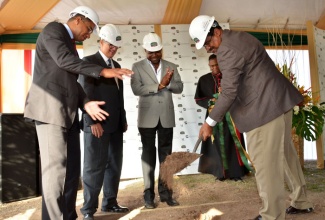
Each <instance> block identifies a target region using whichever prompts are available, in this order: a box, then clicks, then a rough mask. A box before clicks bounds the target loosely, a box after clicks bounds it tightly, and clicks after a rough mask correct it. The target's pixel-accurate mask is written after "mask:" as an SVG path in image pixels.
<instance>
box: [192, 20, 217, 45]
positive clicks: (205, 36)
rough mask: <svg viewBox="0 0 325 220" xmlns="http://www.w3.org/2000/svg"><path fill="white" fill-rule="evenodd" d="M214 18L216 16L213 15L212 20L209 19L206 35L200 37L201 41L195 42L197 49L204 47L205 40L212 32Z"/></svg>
mask: <svg viewBox="0 0 325 220" xmlns="http://www.w3.org/2000/svg"><path fill="white" fill-rule="evenodd" d="M214 19H215V18H214V16H212V17H211V20H210V21H209V24H208V26H207V29H206V31H205V33H204V35H203V36H201V39H199V42H197V43H196V44H195V46H196V49H198V50H200V49H201V48H202V47H203V45H204V42H205V40H206V39H207V36H208V33H209V32H210V29H211V27H212V25H213V22H214Z"/></svg>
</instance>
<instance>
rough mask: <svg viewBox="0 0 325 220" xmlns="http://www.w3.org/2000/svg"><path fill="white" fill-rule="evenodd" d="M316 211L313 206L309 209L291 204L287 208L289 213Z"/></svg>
mask: <svg viewBox="0 0 325 220" xmlns="http://www.w3.org/2000/svg"><path fill="white" fill-rule="evenodd" d="M312 211H314V209H313V208H308V209H297V208H295V207H292V206H289V208H287V209H286V213H287V214H303V213H310V212H312Z"/></svg>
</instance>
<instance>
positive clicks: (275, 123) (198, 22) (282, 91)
mask: <svg viewBox="0 0 325 220" xmlns="http://www.w3.org/2000/svg"><path fill="white" fill-rule="evenodd" d="M189 34H190V36H191V38H192V39H193V40H194V42H195V44H196V48H197V49H200V48H202V47H204V48H205V49H206V51H207V52H212V53H214V54H216V55H217V59H218V64H219V68H220V70H221V72H222V81H221V87H222V92H221V93H220V95H219V97H218V100H217V104H216V105H215V106H214V108H213V109H212V111H211V113H210V114H209V116H208V118H207V119H206V122H205V123H204V124H203V125H202V127H201V129H200V132H199V136H201V137H203V139H204V140H205V139H207V138H208V137H209V136H211V133H212V127H213V126H214V125H215V124H216V123H217V122H220V121H222V118H223V117H224V115H225V113H226V112H227V111H230V114H231V116H232V118H233V120H234V123H235V124H236V126H237V128H238V130H239V131H240V132H246V137H247V148H248V152H249V154H250V158H251V160H252V163H253V165H254V167H255V170H256V174H255V175H256V182H257V188H258V192H259V195H260V198H261V200H262V207H261V208H260V212H259V215H258V216H257V217H256V218H255V219H256V220H261V219H263V220H271V219H272V220H273V219H280V220H282V219H285V215H286V213H287V214H298V213H309V212H312V211H313V205H312V204H311V203H310V202H309V201H308V199H307V195H306V183H305V179H304V175H303V173H302V170H301V166H300V163H299V160H298V156H297V152H296V150H295V148H294V146H293V143H292V140H291V127H292V108H293V107H294V106H295V105H297V104H299V103H300V102H301V101H302V100H303V97H302V95H301V94H300V93H299V91H298V90H297V89H296V88H295V87H294V86H293V85H292V83H291V82H290V81H289V80H287V79H286V78H285V77H284V76H283V75H282V74H281V73H280V72H279V71H278V69H277V68H276V66H275V64H274V62H273V61H272V60H271V58H270V57H269V56H268V54H267V53H266V50H265V48H264V46H263V45H262V44H261V42H259V41H258V40H257V39H256V38H255V37H253V36H252V35H250V34H248V33H246V32H238V31H231V30H222V28H221V27H220V25H219V24H218V22H217V21H216V20H215V19H214V17H211V16H207V15H200V16H198V17H196V18H194V19H193V21H192V22H191V25H190V28H189ZM285 181H286V182H287V185H288V187H289V189H290V191H291V195H290V198H291V205H290V207H289V208H287V209H285V187H284V182H285Z"/></svg>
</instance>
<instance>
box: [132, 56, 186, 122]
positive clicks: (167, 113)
mask: <svg viewBox="0 0 325 220" xmlns="http://www.w3.org/2000/svg"><path fill="white" fill-rule="evenodd" d="M160 62H161V65H162V66H161V68H162V74H161V77H163V76H164V75H165V74H166V72H167V70H166V69H167V67H170V68H171V69H174V74H173V77H172V80H171V82H170V84H169V86H168V88H164V89H162V90H160V91H158V85H159V82H160V80H159V81H158V80H157V78H156V75H155V72H154V70H153V69H152V67H151V66H150V64H149V63H148V60H147V59H144V60H141V61H139V62H137V63H134V64H133V66H132V70H133V72H134V74H133V75H132V77H131V88H132V91H133V93H134V95H136V96H140V98H139V105H138V108H139V109H138V127H141V128H153V127H155V126H157V124H158V121H159V119H160V122H161V125H162V126H163V127H164V128H171V127H175V112H174V103H173V99H172V93H175V94H179V93H181V92H182V91H183V82H182V81H181V77H180V75H179V73H178V70H177V66H176V65H175V64H173V63H171V62H168V61H166V60H161V61H160Z"/></svg>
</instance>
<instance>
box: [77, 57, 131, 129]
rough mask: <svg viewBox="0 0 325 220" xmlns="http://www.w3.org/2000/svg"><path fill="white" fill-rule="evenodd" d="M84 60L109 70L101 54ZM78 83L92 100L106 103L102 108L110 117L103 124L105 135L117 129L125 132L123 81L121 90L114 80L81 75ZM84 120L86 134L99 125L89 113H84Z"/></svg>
mask: <svg viewBox="0 0 325 220" xmlns="http://www.w3.org/2000/svg"><path fill="white" fill-rule="evenodd" d="M83 60H85V61H87V62H89V63H92V64H97V65H100V66H103V67H106V68H107V65H106V62H105V61H104V59H103V58H102V56H101V55H100V53H99V52H97V53H96V54H93V55H90V56H87V57H84V58H83ZM113 64H114V67H115V68H121V66H120V65H119V64H118V63H117V62H116V61H114V60H113ZM78 81H79V82H80V84H81V86H82V87H83V88H84V90H85V92H86V94H87V96H88V98H89V99H90V100H101V101H105V105H103V106H101V107H102V109H103V110H105V111H106V112H108V113H109V116H108V117H107V119H106V120H105V121H102V122H101V124H102V126H103V129H104V133H112V132H115V131H116V130H117V129H122V130H123V129H124V126H125V124H126V114H125V109H124V98H123V81H122V80H120V79H118V85H119V88H118V87H117V85H116V81H115V79H114V78H103V77H101V78H99V79H95V78H93V77H89V76H85V75H81V76H80V77H79V79H78ZM82 119H83V130H84V132H91V130H90V125H92V124H94V123H97V121H96V122H95V121H93V120H92V119H91V117H90V116H89V115H88V114H87V113H83V116H82Z"/></svg>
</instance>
